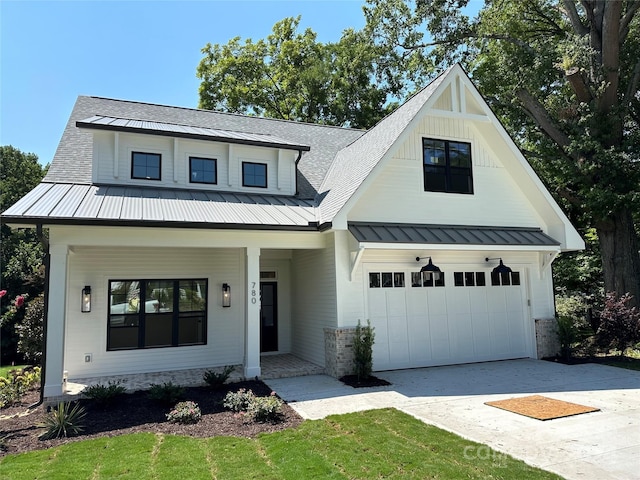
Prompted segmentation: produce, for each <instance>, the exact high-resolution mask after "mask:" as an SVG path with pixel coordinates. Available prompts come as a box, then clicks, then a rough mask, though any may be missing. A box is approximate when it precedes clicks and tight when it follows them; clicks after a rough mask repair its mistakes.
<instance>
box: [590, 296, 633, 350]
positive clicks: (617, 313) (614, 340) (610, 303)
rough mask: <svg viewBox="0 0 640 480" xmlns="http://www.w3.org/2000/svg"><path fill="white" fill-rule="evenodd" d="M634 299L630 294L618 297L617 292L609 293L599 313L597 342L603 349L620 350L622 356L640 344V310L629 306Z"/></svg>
mask: <svg viewBox="0 0 640 480" xmlns="http://www.w3.org/2000/svg"><path fill="white" fill-rule="evenodd" d="M632 298H633V297H632V296H631V295H630V294H629V293H625V294H624V295H622V296H620V297H618V296H617V295H616V294H615V292H608V293H607V294H606V296H605V300H604V306H603V308H602V311H600V312H599V317H600V325H599V327H598V330H597V331H596V341H597V342H598V344H599V345H600V346H601V347H604V348H614V349H616V350H619V351H620V355H624V352H625V350H626V349H627V347H630V346H633V345H635V344H636V343H638V342H640V310H638V308H637V307H630V306H629V305H628V304H629V302H630V301H631V299H632Z"/></svg>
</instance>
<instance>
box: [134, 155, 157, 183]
mask: <svg viewBox="0 0 640 480" xmlns="http://www.w3.org/2000/svg"><path fill="white" fill-rule="evenodd" d="M161 175H162V155H160V154H159V153H147V152H131V178H138V179H142V180H160V178H161Z"/></svg>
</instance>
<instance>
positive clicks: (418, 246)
mask: <svg viewBox="0 0 640 480" xmlns="http://www.w3.org/2000/svg"><path fill="white" fill-rule="evenodd" d="M358 247H359V248H364V249H366V250H460V251H483V252H484V251H513V252H516V251H517V252H560V248H559V247H557V246H554V245H482V244H474V245H469V244H464V245H460V244H455V243H446V244H431V243H377V242H376V243H374V242H360V243H358Z"/></svg>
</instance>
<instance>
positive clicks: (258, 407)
mask: <svg viewBox="0 0 640 480" xmlns="http://www.w3.org/2000/svg"><path fill="white" fill-rule="evenodd" d="M247 413H248V414H249V415H250V416H251V418H252V419H253V420H254V421H255V422H275V421H277V420H278V419H280V417H281V416H282V400H280V399H279V398H278V397H276V394H275V392H271V395H269V396H268V397H254V398H253V399H252V400H251V401H250V402H249V406H248V408H247Z"/></svg>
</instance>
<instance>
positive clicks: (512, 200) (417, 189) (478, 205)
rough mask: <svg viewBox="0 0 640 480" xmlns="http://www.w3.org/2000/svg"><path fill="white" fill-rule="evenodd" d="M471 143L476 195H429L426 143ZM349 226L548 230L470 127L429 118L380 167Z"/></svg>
mask: <svg viewBox="0 0 640 480" xmlns="http://www.w3.org/2000/svg"><path fill="white" fill-rule="evenodd" d="M423 138H435V139H443V140H452V141H463V142H469V143H471V155H472V161H473V166H472V175H473V194H451V193H441V192H425V191H424V181H423V151H422V139H423ZM348 220H349V221H371V222H396V223H429V224H445V225H452V224H456V225H493V226H512V227H532V226H541V227H542V228H543V229H544V227H545V225H544V223H543V221H542V218H541V217H540V216H539V215H538V214H537V212H536V210H535V208H534V206H533V205H532V204H531V202H529V200H528V199H527V198H526V197H525V196H524V195H523V194H522V192H521V190H520V189H519V187H518V185H517V184H516V183H515V182H514V181H513V179H512V178H511V176H510V175H509V173H508V172H507V170H506V169H505V168H504V166H503V165H502V163H501V161H500V159H499V158H498V157H497V156H496V155H495V154H494V153H493V152H492V151H491V149H490V148H489V147H488V146H487V145H486V143H485V142H484V140H483V139H482V137H481V136H479V135H478V133H477V131H476V129H475V128H474V127H473V124H472V122H470V121H466V120H460V119H443V118H437V117H425V118H423V119H422V120H421V121H420V122H419V123H418V126H417V127H416V128H415V129H414V131H413V132H411V133H410V134H409V135H408V136H407V138H406V140H405V141H404V142H403V143H402V144H401V145H400V146H399V148H398V149H397V151H396V152H395V154H394V156H393V158H391V159H390V160H389V161H388V162H387V163H386V164H384V165H382V166H381V170H380V171H379V172H378V173H377V174H376V176H375V178H374V179H373V180H372V182H371V184H370V185H368V186H367V189H366V191H364V193H363V194H362V196H361V197H360V198H359V199H358V200H357V202H356V203H355V204H354V206H353V208H352V209H351V210H350V211H349V212H348Z"/></svg>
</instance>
